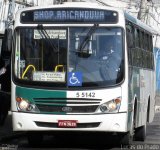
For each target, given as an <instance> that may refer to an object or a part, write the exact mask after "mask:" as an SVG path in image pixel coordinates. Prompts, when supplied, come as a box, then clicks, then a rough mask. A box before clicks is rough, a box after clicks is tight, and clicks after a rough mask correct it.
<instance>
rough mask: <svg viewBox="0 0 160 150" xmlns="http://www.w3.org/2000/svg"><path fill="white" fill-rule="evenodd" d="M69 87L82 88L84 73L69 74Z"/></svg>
mask: <svg viewBox="0 0 160 150" xmlns="http://www.w3.org/2000/svg"><path fill="white" fill-rule="evenodd" d="M68 86H82V73H81V72H69V73H68Z"/></svg>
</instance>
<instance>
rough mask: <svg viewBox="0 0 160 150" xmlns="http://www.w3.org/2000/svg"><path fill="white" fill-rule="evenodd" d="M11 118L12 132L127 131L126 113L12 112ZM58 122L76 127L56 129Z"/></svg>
mask: <svg viewBox="0 0 160 150" xmlns="http://www.w3.org/2000/svg"><path fill="white" fill-rule="evenodd" d="M12 117H13V118H12V121H13V130H14V131H94V132H95V131H102V132H126V131H127V113H116V114H98V115H55V114H33V113H32V114H31V113H20V112H12ZM59 120H61V121H66V120H69V121H70V120H71V121H76V122H77V127H74V128H73V127H58V121H59Z"/></svg>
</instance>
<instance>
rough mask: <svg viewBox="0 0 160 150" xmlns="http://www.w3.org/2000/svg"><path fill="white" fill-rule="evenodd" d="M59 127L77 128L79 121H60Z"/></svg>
mask: <svg viewBox="0 0 160 150" xmlns="http://www.w3.org/2000/svg"><path fill="white" fill-rule="evenodd" d="M58 127H61V128H76V127H77V120H58Z"/></svg>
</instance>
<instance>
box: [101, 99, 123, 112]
mask: <svg viewBox="0 0 160 150" xmlns="http://www.w3.org/2000/svg"><path fill="white" fill-rule="evenodd" d="M120 105H121V98H120V97H118V98H116V99H113V100H111V101H108V102H106V103H104V104H102V105H100V107H99V110H100V111H101V112H103V113H107V112H118V111H119V109H120Z"/></svg>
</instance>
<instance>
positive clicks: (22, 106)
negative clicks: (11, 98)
mask: <svg viewBox="0 0 160 150" xmlns="http://www.w3.org/2000/svg"><path fill="white" fill-rule="evenodd" d="M16 101H17V107H18V110H19V111H25V112H39V110H38V108H37V107H36V105H35V104H32V103H30V102H29V101H28V100H26V99H23V98H21V97H17V98H16Z"/></svg>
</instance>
